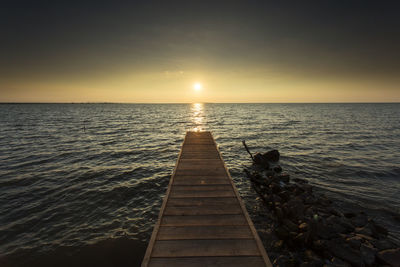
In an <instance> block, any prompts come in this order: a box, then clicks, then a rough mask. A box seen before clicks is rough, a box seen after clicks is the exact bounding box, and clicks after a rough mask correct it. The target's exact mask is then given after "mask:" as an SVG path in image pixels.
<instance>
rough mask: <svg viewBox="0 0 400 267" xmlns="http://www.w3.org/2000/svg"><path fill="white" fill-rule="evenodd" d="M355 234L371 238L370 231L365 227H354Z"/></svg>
mask: <svg viewBox="0 0 400 267" xmlns="http://www.w3.org/2000/svg"><path fill="white" fill-rule="evenodd" d="M356 233H357V234H362V235H367V236H372V230H371V228H370V227H368V226H367V225H366V226H364V227H356Z"/></svg>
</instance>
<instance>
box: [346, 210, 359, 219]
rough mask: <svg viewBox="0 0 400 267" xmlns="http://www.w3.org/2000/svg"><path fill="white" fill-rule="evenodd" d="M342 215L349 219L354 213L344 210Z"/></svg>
mask: <svg viewBox="0 0 400 267" xmlns="http://www.w3.org/2000/svg"><path fill="white" fill-rule="evenodd" d="M343 215H344V217H346V218H348V219H351V218H353V217H355V216H356V214H355V213H353V212H345V213H343Z"/></svg>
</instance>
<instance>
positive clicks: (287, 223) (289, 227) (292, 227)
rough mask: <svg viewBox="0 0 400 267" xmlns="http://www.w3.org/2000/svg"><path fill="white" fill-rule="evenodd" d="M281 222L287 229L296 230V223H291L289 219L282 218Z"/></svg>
mask: <svg viewBox="0 0 400 267" xmlns="http://www.w3.org/2000/svg"><path fill="white" fill-rule="evenodd" d="M282 223H283V224H284V225H285V226H286V228H287V229H289V231H291V232H297V231H298V227H297V224H295V223H293V222H292V221H291V220H288V219H284V220H283V222H282Z"/></svg>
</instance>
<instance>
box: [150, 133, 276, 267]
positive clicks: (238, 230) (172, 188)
mask: <svg viewBox="0 0 400 267" xmlns="http://www.w3.org/2000/svg"><path fill="white" fill-rule="evenodd" d="M142 266H272V265H271V262H270V261H269V258H268V255H267V253H266V252H265V249H264V247H263V245H262V243H261V241H260V238H259V237H258V235H257V232H256V230H255V228H254V226H253V223H252V221H251V220H250V218H249V215H248V214H247V211H246V208H245V206H244V204H243V202H242V200H241V198H240V196H239V193H238V191H237V189H236V187H235V185H234V184H233V181H232V178H231V177H230V175H229V172H228V169H227V168H226V166H225V163H224V161H223V160H222V158H221V155H220V153H219V150H218V148H217V146H216V143H215V141H214V138H213V137H212V135H211V133H210V132H187V133H186V137H185V140H184V143H183V145H182V148H181V152H180V154H179V158H178V161H177V164H176V166H175V170H174V172H173V174H172V177H171V180H170V183H169V185H168V190H167V194H166V196H165V198H164V201H163V204H162V207H161V210H160V214H159V218H158V221H157V223H156V225H155V226H154V230H153V234H152V236H151V239H150V242H149V245H148V247H147V251H146V254H145V257H144V259H143V262H142Z"/></svg>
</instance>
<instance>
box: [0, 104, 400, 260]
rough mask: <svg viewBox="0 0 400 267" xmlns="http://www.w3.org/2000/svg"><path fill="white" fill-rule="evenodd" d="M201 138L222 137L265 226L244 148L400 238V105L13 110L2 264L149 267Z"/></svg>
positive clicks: (2, 200)
mask: <svg viewBox="0 0 400 267" xmlns="http://www.w3.org/2000/svg"><path fill="white" fill-rule="evenodd" d="M194 129H197V130H211V131H212V132H213V135H214V138H215V139H216V141H217V143H218V145H219V148H220V150H221V153H222V156H223V158H224V160H225V162H226V164H227V166H228V168H229V169H230V172H231V175H232V178H233V180H234V182H235V184H236V186H237V187H238V190H239V192H240V194H241V196H242V197H243V199H244V201H245V204H246V206H247V208H248V211H249V213H250V216H251V217H252V218H253V220H255V221H258V222H259V221H260V218H262V216H260V213H262V212H265V211H263V208H262V207H263V204H262V203H261V202H260V200H258V199H257V195H256V193H255V192H254V191H253V189H252V187H251V184H250V183H249V181H248V180H247V178H246V177H245V175H244V174H243V168H244V167H245V166H249V165H251V160H250V158H249V156H248V154H247V153H246V151H245V150H244V148H243V146H242V142H241V141H242V140H246V142H247V144H248V146H249V147H250V149H251V151H252V152H257V151H259V152H266V151H268V150H270V149H278V150H279V151H280V153H281V166H282V167H283V169H284V171H286V172H288V173H289V174H290V175H291V177H298V178H304V179H307V180H308V181H309V182H310V183H311V184H313V185H314V186H315V191H317V193H321V194H327V195H328V196H329V197H331V198H332V199H333V201H334V202H335V205H336V206H338V207H339V208H341V209H343V210H356V211H358V210H362V211H365V212H367V213H368V214H369V215H370V216H371V217H373V218H374V219H375V220H376V221H378V222H380V223H382V224H383V225H384V226H386V227H387V228H388V229H389V230H390V232H391V233H390V235H391V237H392V238H393V239H395V240H399V239H400V222H399V214H400V104H1V105H0V265H1V266H27V265H28V266H52V265H56V264H57V265H58V266H64V265H65V266H67V265H75V266H85V265H97V266H121V265H126V264H131V266H137V265H140V262H141V260H142V257H143V255H144V252H145V249H146V246H147V242H148V240H149V238H150V235H151V232H152V228H153V225H154V223H155V221H156V220H157V216H158V212H159V209H160V206H161V203H162V198H163V197H164V195H165V192H166V188H167V185H168V181H169V177H170V174H171V172H172V170H173V168H174V166H175V161H176V159H177V156H178V152H179V150H180V146H181V144H182V142H183V138H184V136H185V132H186V131H187V130H194ZM396 218H397V219H396ZM257 225H259V224H256V226H257Z"/></svg>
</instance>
